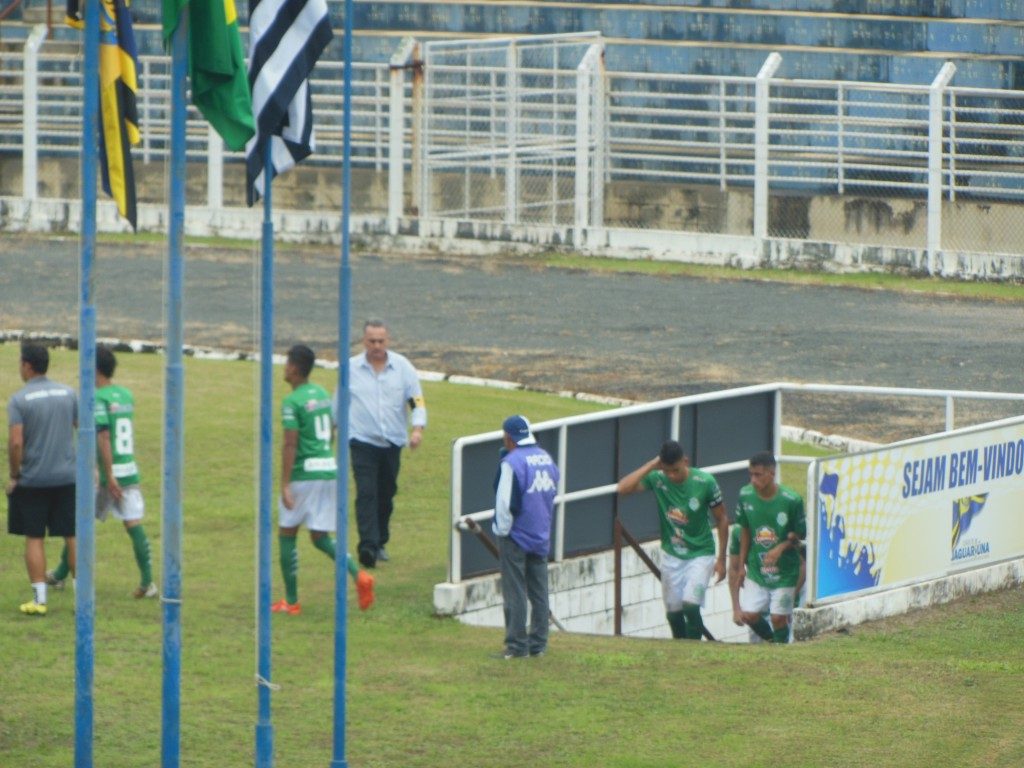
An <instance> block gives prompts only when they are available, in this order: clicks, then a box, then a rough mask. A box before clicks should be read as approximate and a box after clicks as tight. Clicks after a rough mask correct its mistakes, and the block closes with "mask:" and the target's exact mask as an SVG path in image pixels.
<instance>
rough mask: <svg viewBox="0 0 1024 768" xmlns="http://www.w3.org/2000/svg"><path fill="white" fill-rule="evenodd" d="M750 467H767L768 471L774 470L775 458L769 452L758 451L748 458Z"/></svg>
mask: <svg viewBox="0 0 1024 768" xmlns="http://www.w3.org/2000/svg"><path fill="white" fill-rule="evenodd" d="M750 466H752V467H768V468H769V469H775V467H776V466H777V463H776V461H775V456H774V455H772V453H771V452H769V451H758V452H757V453H755V454H754V455H753V456H751V457H750Z"/></svg>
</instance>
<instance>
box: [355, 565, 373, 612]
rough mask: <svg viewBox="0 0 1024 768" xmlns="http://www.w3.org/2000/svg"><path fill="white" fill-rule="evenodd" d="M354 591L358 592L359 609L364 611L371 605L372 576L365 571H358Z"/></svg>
mask: <svg viewBox="0 0 1024 768" xmlns="http://www.w3.org/2000/svg"><path fill="white" fill-rule="evenodd" d="M356 592H358V593H359V610H361V611H365V610H366V609H367V608H369V607H370V606H371V605H373V601H374V599H375V598H374V596H373V576H371V575H370V574H368V573H367V572H366V571H360V572H359V573H358V574H357V575H356Z"/></svg>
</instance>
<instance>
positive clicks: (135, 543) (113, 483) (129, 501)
mask: <svg viewBox="0 0 1024 768" xmlns="http://www.w3.org/2000/svg"><path fill="white" fill-rule="evenodd" d="M116 368H117V358H116V357H115V356H114V353H113V352H112V351H111V350H110V349H109V348H107V347H104V346H102V345H101V346H97V347H96V407H95V411H94V413H95V416H96V464H97V466H98V468H99V480H100V484H99V488H98V490H97V492H96V517H97V519H99V520H106V519H107V515H111V514H112V515H113V516H114V517H116V518H117V519H118V520H120V521H121V522H122V523H124V529H125V531H126V532H127V533H128V538H130V539H131V541H132V551H133V552H134V553H135V564H136V565H137V566H138V567H139V586H138V587H136V588H135V590H134V591H133V592H132V597H135V598H140V599H141V598H144V597H156V596H157V594H158V590H157V588H156V584H154V583H153V568H152V564H151V562H150V552H149V539H147V538H146V530H145V528H143V527H142V517H143V514H144V512H145V505H144V503H143V500H142V490H141V489H140V488H139V466H138V464H136V463H135V420H134V419H135V398H133V397H132V393H131V391H130V390H129V389H127V388H126V387H122V386H119V385H117V384H114V381H113V378H114V371H115V369H116ZM68 573H69V568H68V561H67V548H66V547H65V549H64V551H63V552H61V557H60V565H58V566H57V568H55V569H54V570H53V571H50V572H49V573H47V574H46V583H47V584H50V585H51V586H54V587H57V588H58V589H59V588H61V587H63V586H64V580H65V579H66V578H67V576H68Z"/></svg>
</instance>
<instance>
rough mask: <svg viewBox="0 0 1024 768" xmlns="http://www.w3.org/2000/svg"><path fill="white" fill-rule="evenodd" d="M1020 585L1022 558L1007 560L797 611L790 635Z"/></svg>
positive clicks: (1023, 578) (802, 635) (805, 634)
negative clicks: (940, 577)
mask: <svg viewBox="0 0 1024 768" xmlns="http://www.w3.org/2000/svg"><path fill="white" fill-rule="evenodd" d="M1021 584H1024V558H1022V559H1017V560H1008V561H1006V562H1003V563H997V564H995V565H990V566H987V567H985V568H976V569H973V570H970V571H963V572H961V573H957V574H954V575H952V576H947V577H945V578H942V579H934V580H932V581H924V582H921V583H919V584H909V585H907V586H905V587H900V588H897V589H889V590H886V591H884V592H878V593H875V594H873V595H867V596H864V597H855V598H852V599H849V600H844V601H842V602H839V603H835V604H832V605H826V606H822V607H820V608H806V609H797V610H796V611H794V613H793V634H794V636H795V638H796V639H797V640H806V639H808V638H811V637H813V636H814V635H817V634H820V633H822V632H834V631H835V630H837V629H842V628H844V627H851V626H855V625H857V624H862V623H864V622H865V621H875V620H877V619H884V618H886V617H889V616H899V615H902V614H904V613H908V612H910V611H913V610H916V609H919V608H928V607H931V606H933V605H941V604H943V603H948V602H950V601H952V600H956V599H957V598H960V597H966V596H967V595H977V594H980V593H982V592H994V591H996V590H999V589H1009V588H1013V587H1019V586H1020V585H1021Z"/></svg>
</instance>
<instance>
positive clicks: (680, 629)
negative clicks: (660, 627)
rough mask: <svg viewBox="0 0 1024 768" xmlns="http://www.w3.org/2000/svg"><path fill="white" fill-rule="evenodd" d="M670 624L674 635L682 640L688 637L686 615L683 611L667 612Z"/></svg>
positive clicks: (666, 615) (666, 616)
mask: <svg viewBox="0 0 1024 768" xmlns="http://www.w3.org/2000/svg"><path fill="white" fill-rule="evenodd" d="M665 618H666V619H668V625H669V627H670V628H671V630H672V637H674V638H675V639H676V640H682V639H683V638H685V637H686V616H685V615H684V614H683V612H682V611H669V612H668V613H666V614H665Z"/></svg>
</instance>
